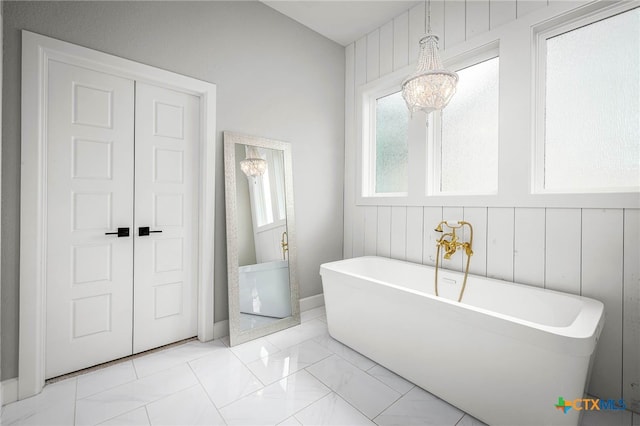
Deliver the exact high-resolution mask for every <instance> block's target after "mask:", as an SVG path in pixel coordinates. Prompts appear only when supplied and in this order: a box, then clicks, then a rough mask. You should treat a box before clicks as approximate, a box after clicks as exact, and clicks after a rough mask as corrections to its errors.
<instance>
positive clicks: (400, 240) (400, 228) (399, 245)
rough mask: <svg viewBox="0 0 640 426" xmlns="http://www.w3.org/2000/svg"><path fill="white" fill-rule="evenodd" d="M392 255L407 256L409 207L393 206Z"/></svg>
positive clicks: (394, 256) (403, 257) (397, 256)
mask: <svg viewBox="0 0 640 426" xmlns="http://www.w3.org/2000/svg"><path fill="white" fill-rule="evenodd" d="M391 257H392V258H394V259H400V260H405V259H406V258H407V208H406V207H404V206H393V207H391Z"/></svg>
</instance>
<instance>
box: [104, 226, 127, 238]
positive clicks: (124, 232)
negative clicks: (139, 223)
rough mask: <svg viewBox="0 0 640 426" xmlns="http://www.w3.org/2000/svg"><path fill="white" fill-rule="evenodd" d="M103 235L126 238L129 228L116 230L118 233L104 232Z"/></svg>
mask: <svg viewBox="0 0 640 426" xmlns="http://www.w3.org/2000/svg"><path fill="white" fill-rule="evenodd" d="M104 235H117V236H118V238H120V237H128V236H129V228H118V232H105V233H104Z"/></svg>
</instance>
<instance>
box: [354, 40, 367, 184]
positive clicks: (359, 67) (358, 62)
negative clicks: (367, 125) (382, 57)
mask: <svg viewBox="0 0 640 426" xmlns="http://www.w3.org/2000/svg"><path fill="white" fill-rule="evenodd" d="M354 65H355V76H354V85H355V90H357V89H358V86H360V85H362V84H364V83H366V82H367V37H362V38H361V39H359V40H357V41H356V43H355V64H354ZM354 118H355V116H354ZM356 134H357V132H356ZM353 142H354V144H355V139H354V140H353ZM354 183H355V182H354Z"/></svg>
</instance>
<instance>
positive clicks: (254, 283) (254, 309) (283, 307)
mask: <svg viewBox="0 0 640 426" xmlns="http://www.w3.org/2000/svg"><path fill="white" fill-rule="evenodd" d="M238 277H239V288H240V312H242V313H245V314H254V315H262V316H266V317H274V318H286V317H289V316H291V292H290V289H289V261H287V260H275V261H272V262H265V263H257V264H255V265H246V266H241V267H240V268H239V270H238Z"/></svg>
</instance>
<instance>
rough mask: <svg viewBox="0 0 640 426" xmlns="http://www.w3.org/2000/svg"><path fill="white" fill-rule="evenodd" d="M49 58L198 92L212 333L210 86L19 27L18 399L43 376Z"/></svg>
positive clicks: (201, 287) (205, 319)
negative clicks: (20, 72)
mask: <svg viewBox="0 0 640 426" xmlns="http://www.w3.org/2000/svg"><path fill="white" fill-rule="evenodd" d="M50 60H56V61H61V62H65V63H68V64H72V65H75V66H79V67H85V68H89V69H92V70H96V71H100V72H105V73H108V74H112V75H116V76H120V77H124V78H128V79H131V80H136V81H141V82H145V83H150V84H154V85H156V86H162V87H166V88H169V89H174V90H177V91H181V92H185V93H189V94H192V95H195V96H198V97H199V98H200V118H201V119H200V123H201V124H200V126H201V131H200V146H199V151H200V176H199V179H198V181H199V194H198V199H199V211H198V215H199V218H198V222H199V235H198V238H199V241H198V270H197V292H198V339H199V340H200V341H207V340H211V339H213V321H214V316H213V306H214V305H213V264H214V262H213V248H214V201H215V193H214V185H215V181H214V179H215V140H216V137H215V136H216V134H215V129H216V128H215V125H216V85H215V84H212V83H208V82H204V81H201V80H196V79H194V78H190V77H186V76H183V75H179V74H175V73H172V72H169V71H165V70H161V69H158V68H154V67H151V66H148V65H143V64H140V63H137V62H133V61H130V60H127V59H122V58H118V57H116V56H112V55H109V54H106V53H102V52H98V51H96V50H91V49H87V48H84V47H80V46H77V45H74V44H70V43H66V42H63V41H60V40H55V39H52V38H49V37H45V36H41V35H38V34H35V33H32V32H29V31H22V125H21V131H22V149H21V155H22V169H21V187H20V332H19V339H20V341H19V358H18V359H19V367H18V399H23V398H27V397H29V396H32V395H35V394H37V393H39V392H40V391H41V390H42V388H43V386H44V380H45V370H44V365H45V364H44V360H45V330H46V328H45V319H46V312H45V309H46V304H45V300H46V299H45V296H46V295H45V291H46V282H45V280H46V258H47V256H46V247H47V244H46V235H47V229H46V226H47V220H46V218H47V210H46V205H47V204H46V200H47V194H46V187H47V186H46V176H47V173H46V167H47V139H46V135H47V132H46V128H45V126H46V119H45V118H46V116H47V111H46V105H47V102H46V100H47V99H46V96H47V75H48V63H49V61H50Z"/></svg>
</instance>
